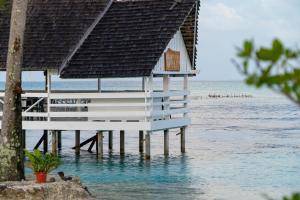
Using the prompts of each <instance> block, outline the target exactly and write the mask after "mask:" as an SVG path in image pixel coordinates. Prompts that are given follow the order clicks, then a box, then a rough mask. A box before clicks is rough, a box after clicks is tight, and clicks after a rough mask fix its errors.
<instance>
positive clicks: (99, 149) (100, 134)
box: [96, 131, 103, 157]
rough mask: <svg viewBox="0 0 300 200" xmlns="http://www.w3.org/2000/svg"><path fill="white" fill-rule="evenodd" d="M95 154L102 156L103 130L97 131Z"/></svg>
mask: <svg viewBox="0 0 300 200" xmlns="http://www.w3.org/2000/svg"><path fill="white" fill-rule="evenodd" d="M96 149H97V155H98V156H99V157H102V156H103V131H98V132H97V148H96Z"/></svg>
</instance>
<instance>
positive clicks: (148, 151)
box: [145, 131, 151, 160]
mask: <svg viewBox="0 0 300 200" xmlns="http://www.w3.org/2000/svg"><path fill="white" fill-rule="evenodd" d="M150 134H151V132H150V131H147V133H146V137H145V147H146V154H145V159H146V160H149V159H150V158H151V139H150Z"/></svg>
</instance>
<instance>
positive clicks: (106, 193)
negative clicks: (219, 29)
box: [27, 81, 300, 200]
mask: <svg viewBox="0 0 300 200" xmlns="http://www.w3.org/2000/svg"><path fill="white" fill-rule="evenodd" d="M61 84H62V83H61ZM122 84H124V83H122ZM112 85H114V86H115V87H117V86H116V84H115V83H113V84H112ZM174 85H175V87H176V82H175V83H174ZM177 85H178V84H177ZM62 86H63V85H62ZM191 91H192V95H191V101H192V102H191V106H190V107H191V109H192V113H191V117H192V126H191V127H190V128H189V133H188V135H187V153H186V154H184V155H182V154H181V153H180V146H179V137H178V136H176V133H178V130H173V131H172V132H171V134H170V153H171V155H170V157H168V158H165V157H164V156H163V134H162V133H161V132H157V133H154V135H153V136H152V138H151V139H152V146H151V148H152V149H151V150H152V152H151V153H152V160H151V161H145V160H143V157H142V156H140V155H139V153H138V133H134V132H127V133H126V147H125V148H126V156H125V157H123V158H120V156H119V152H118V150H119V146H118V141H119V135H118V134H117V133H115V135H114V150H115V151H114V152H113V153H112V154H109V153H108V151H106V149H108V147H107V137H105V138H104V141H105V153H106V154H105V156H104V158H103V159H102V160H99V159H97V156H96V155H95V154H90V153H88V152H87V151H82V152H81V155H80V157H77V158H76V157H75V155H74V152H73V151H72V150H71V149H70V147H71V146H72V145H73V143H74V133H71V132H63V135H62V138H63V149H62V151H61V156H62V158H63V161H64V164H63V165H61V166H60V167H59V169H57V170H56V171H60V170H62V171H64V172H65V173H66V174H70V175H78V176H80V177H81V179H82V180H83V182H84V183H85V184H86V185H88V186H89V188H90V190H91V192H92V193H93V195H95V196H96V197H98V198H101V199H120V198H122V199H142V198H143V199H218V200H221V199H228V200H229V199H230V200H233V199H237V200H239V199H246V200H247V199H249V200H253V199H263V198H262V197H261V194H262V193H267V194H269V195H270V196H272V197H280V196H282V195H284V194H289V193H291V192H292V191H300V164H299V163H300V110H299V108H298V107H297V106H296V105H293V104H291V103H290V102H289V101H287V100H286V99H285V98H283V97H281V96H279V95H277V94H274V93H272V92H269V91H268V90H260V91H256V90H255V89H252V88H248V87H246V86H245V85H244V84H242V83H240V82H196V81H195V82H192V83H191ZM209 94H221V95H227V94H229V95H234V94H236V95H240V94H249V95H252V96H253V97H252V98H217V99H211V98H208V97H207V96H208V95H209ZM41 134H42V132H41V131H35V132H29V133H28V134H27V148H32V147H33V146H34V144H35V143H36V142H37V140H38V138H39V137H40V136H41ZM92 135H93V133H91V132H84V133H82V134H81V139H82V140H84V139H87V138H88V137H90V136H92ZM104 135H105V136H107V135H106V134H104ZM49 142H50V141H49ZM27 173H30V170H28V169H27ZM53 173H55V172H53Z"/></svg>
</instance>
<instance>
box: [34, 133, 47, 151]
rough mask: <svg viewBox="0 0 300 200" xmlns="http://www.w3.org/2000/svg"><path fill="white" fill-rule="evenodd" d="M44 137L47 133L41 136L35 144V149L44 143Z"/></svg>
mask: <svg viewBox="0 0 300 200" xmlns="http://www.w3.org/2000/svg"><path fill="white" fill-rule="evenodd" d="M44 137H45V135H44V134H43V135H42V137H41V138H40V140H39V141H38V143H37V144H36V145H35V146H34V148H33V149H38V148H39V147H40V145H41V144H42V142H43V141H44Z"/></svg>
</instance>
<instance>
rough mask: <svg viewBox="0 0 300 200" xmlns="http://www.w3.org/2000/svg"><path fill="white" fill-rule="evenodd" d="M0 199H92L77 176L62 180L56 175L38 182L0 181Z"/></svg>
mask: <svg viewBox="0 0 300 200" xmlns="http://www.w3.org/2000/svg"><path fill="white" fill-rule="evenodd" d="M0 199H1V200H6V199H7V200H11V199H14V200H24V199H26V200H40V199H44V200H58V199H65V200H73V199H78V200H83V199H93V198H92V197H91V195H90V193H89V192H88V190H87V188H86V187H85V186H84V185H82V183H81V182H80V180H79V178H76V177H75V178H72V180H68V181H64V180H61V178H60V177H58V176H51V177H49V178H48V182H47V183H44V184H38V183H36V182H35V181H34V180H30V178H29V180H27V181H18V182H0Z"/></svg>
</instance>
